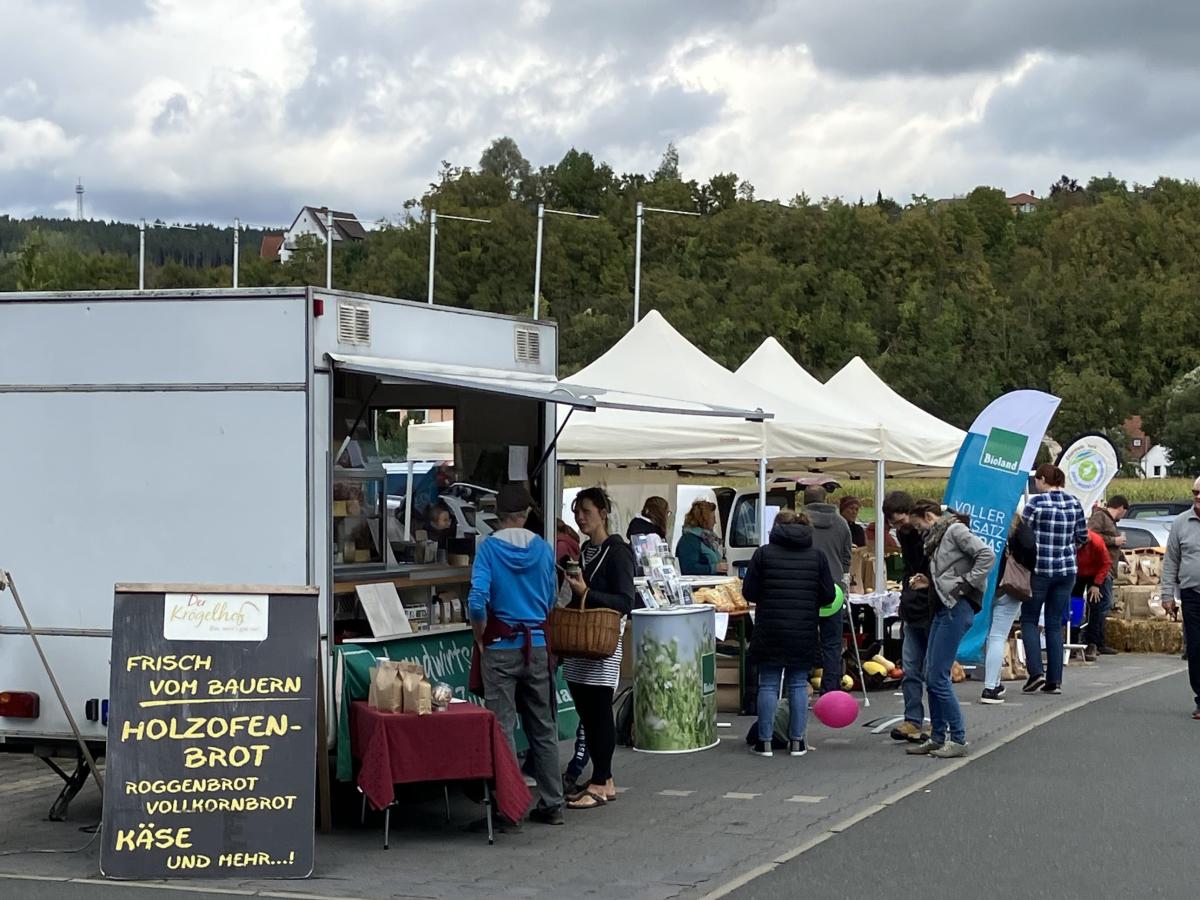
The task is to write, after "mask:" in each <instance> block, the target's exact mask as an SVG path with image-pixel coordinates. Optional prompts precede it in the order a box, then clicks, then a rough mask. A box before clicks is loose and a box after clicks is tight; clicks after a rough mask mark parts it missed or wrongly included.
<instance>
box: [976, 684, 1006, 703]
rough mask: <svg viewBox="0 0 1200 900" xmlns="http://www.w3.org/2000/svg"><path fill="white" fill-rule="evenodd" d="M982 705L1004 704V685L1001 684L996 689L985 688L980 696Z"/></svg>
mask: <svg viewBox="0 0 1200 900" xmlns="http://www.w3.org/2000/svg"><path fill="white" fill-rule="evenodd" d="M979 702H980V703H992V704H995V703H1003V702H1004V685H1002V684H999V685H996V687H994V688H984V689H983V693H982V694H980V695H979Z"/></svg>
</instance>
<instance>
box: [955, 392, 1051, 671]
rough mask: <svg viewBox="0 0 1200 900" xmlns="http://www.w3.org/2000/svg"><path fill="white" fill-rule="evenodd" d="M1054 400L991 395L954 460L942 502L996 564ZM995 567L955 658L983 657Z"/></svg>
mask: <svg viewBox="0 0 1200 900" xmlns="http://www.w3.org/2000/svg"><path fill="white" fill-rule="evenodd" d="M1058 404H1059V399H1058V398H1057V397H1054V396H1052V395H1050V394H1044V393H1042V392H1041V391H1013V392H1012V393H1009V394H1005V395H1004V396H1003V397H999V398H997V399H996V400H993V401H992V402H991V403H990V404H988V407H987V409H985V410H984V411H983V412H981V413H980V414H979V416H978V418H976V419H975V423H974V424H973V425H972V426H971V430H970V431H969V432H968V433H967V439H966V440H965V441H963V445H962V448H961V449H960V450H959V451H958V458H957V459H956V460H955V461H954V468H953V469H952V470H951V472H950V481H949V483H948V484H947V485H946V495H945V497H944V498H943V501H942V502H944V503H945V504H946V505H947V506H949V507H951V508H952V509H956V510H958V511H959V512H961V513H966V514H967V515H969V516H970V517H971V530H972V531H973V532H975V533H976V534H977V535H979V537H981V538H983V540H985V541H987V542H988V545H989V546H990V547H991V548H992V549H993V550H994V551H995V552H996V560H997V563H999V560H1000V556H1001V554H1003V553H1004V545H1005V544H1006V543H1007V541H1008V529H1009V528H1010V527H1011V526H1012V519H1013V513H1015V512H1017V503H1018V502H1019V501H1020V499H1021V494H1022V493H1023V492H1024V490H1025V487H1026V485H1027V483H1028V477H1029V470H1030V469H1032V468H1033V461H1034V458H1035V457H1036V456H1037V451H1038V447H1039V446H1041V443H1042V436H1043V435H1044V434H1045V433H1046V426H1048V425H1049V424H1050V419H1051V418H1052V417H1053V416H1054V412H1055V410H1057V409H1058ZM998 570H999V565H998V564H997V565H996V566H993V567H992V573H991V575H989V576H988V583H987V590H986V591H985V592H984V597H983V609H982V611H981V612H980V613H979V615H977V616H976V617H975V624H974V625H972V626H971V630H970V631H968V632H967V634H966V636H965V637H964V638H963V639H962V642H961V643H960V644H959V645H958V659H959V661H960V662H980V661H982V659H983V655H984V644H985V643H986V641H987V633H988V627H989V626H990V625H991V621H992V593H993V592H994V591H995V589H996V578H997V572H998Z"/></svg>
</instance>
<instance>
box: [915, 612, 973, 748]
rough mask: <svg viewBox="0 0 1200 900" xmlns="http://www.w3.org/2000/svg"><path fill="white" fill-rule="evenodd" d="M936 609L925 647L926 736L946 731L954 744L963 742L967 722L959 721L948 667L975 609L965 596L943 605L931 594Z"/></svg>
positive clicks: (937, 737) (942, 738) (941, 736)
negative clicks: (927, 709) (927, 707)
mask: <svg viewBox="0 0 1200 900" xmlns="http://www.w3.org/2000/svg"><path fill="white" fill-rule="evenodd" d="M934 602H935V603H937V604H938V611H937V613H935V614H934V617H933V624H932V625H931V626H930V627H929V651H928V653H927V654H926V656H925V679H926V682H927V684H926V688H927V690H928V691H929V719H930V721H931V722H932V723H933V725H932V727H931V729H930V737H931V738H932V739H933V741H934V742H935V743H938V744H940V743H942V742H943V741H945V740H946V735H947V734H949V735H950V740H952V741H954V742H955V743H958V744H965V743H966V742H967V724H966V722H964V721H963V715H962V709H961V707H959V705H958V697H957V696H955V694H954V685H953V684H952V683H951V681H950V668H951V667H952V666H953V665H954V659H955V657H956V656H958V644H959V642H960V641H961V640H962V639H963V635H965V634H966V633H967V631H968V630H969V629H970V627H971V623H972V622H974V621H975V610H973V609H971V605H970V604H969V603H967V601H966V600H959V601H958V602H957V603H955V604H954V606H953V607H952V608H951V607H947V606H946V605H945V604H943V603H942V602H941V600H938V599H936V598H935V600H934Z"/></svg>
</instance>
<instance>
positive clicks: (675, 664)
mask: <svg viewBox="0 0 1200 900" xmlns="http://www.w3.org/2000/svg"><path fill="white" fill-rule="evenodd" d="M715 619H716V614H715V610H714V609H713V607H711V606H708V605H703V604H701V605H697V606H677V607H673V608H671V609H635V610H634V611H633V647H634V671H633V744H634V748H635V749H637V750H642V751H645V752H648V753H692V752H694V751H696V750H707V749H708V748H709V747H715V746H716V745H717V655H716V644H715V643H714V640H713V632H714V623H715Z"/></svg>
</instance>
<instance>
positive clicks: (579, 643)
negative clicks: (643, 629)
mask: <svg viewBox="0 0 1200 900" xmlns="http://www.w3.org/2000/svg"><path fill="white" fill-rule="evenodd" d="M620 639H621V614H620V613H619V612H617V611H616V610H615V609H603V608H594V609H588V608H587V598H586V596H585V597H584V599H583V600H582V601H581V602H580V604H579V608H578V609H568V608H567V607H564V606H558V607H555V608H554V609H552V610H551V611H550V646H551V648H553V650H554V655H555V656H559V657H563V658H576V659H608V657H610V656H612V655H613V654H614V653H616V652H617V642H618V641H620Z"/></svg>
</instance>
